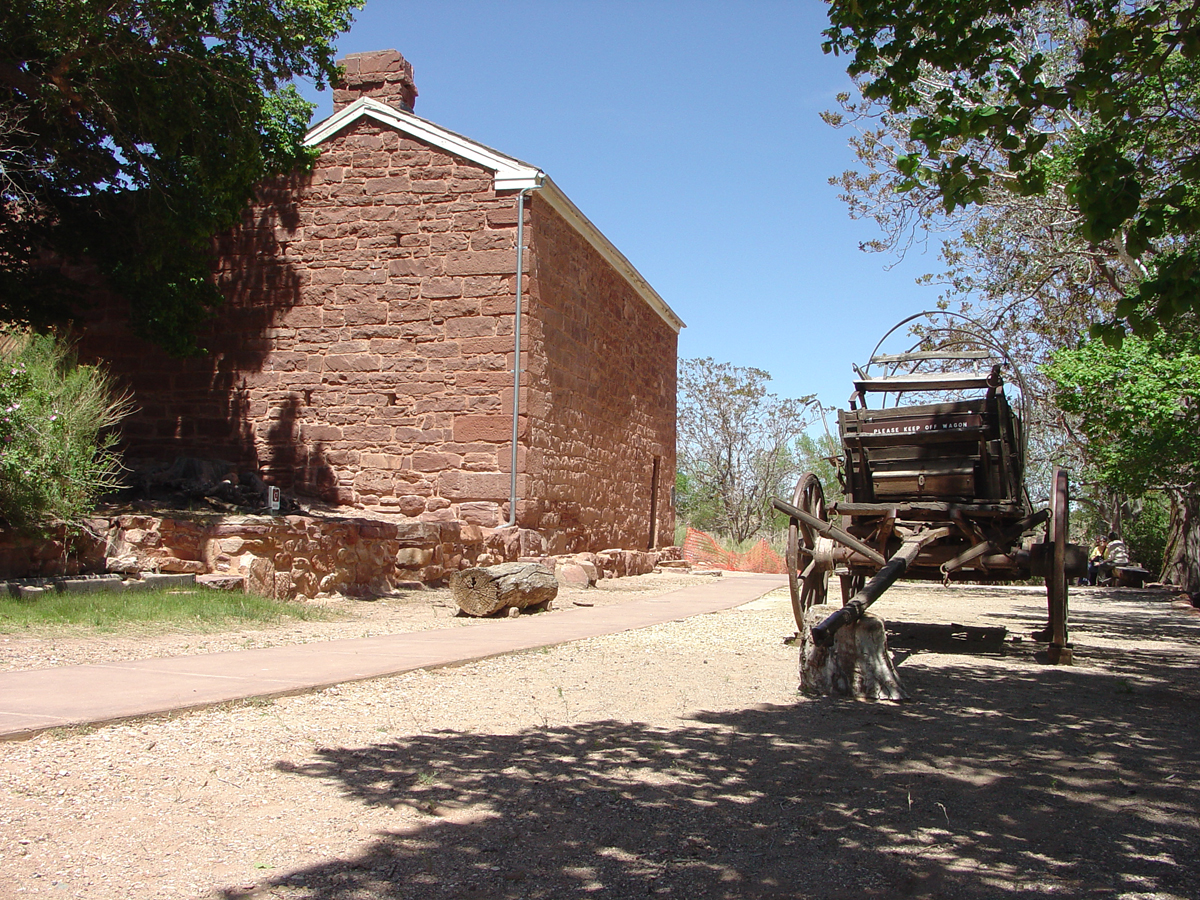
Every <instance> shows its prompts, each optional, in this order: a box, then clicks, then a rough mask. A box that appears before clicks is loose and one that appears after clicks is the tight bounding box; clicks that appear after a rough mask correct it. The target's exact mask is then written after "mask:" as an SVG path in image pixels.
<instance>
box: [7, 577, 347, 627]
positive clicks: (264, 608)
mask: <svg viewBox="0 0 1200 900" xmlns="http://www.w3.org/2000/svg"><path fill="white" fill-rule="evenodd" d="M329 618H331V614H330V613H329V612H328V611H327V610H325V609H323V608H321V607H315V606H308V605H306V604H301V603H288V602H284V601H278V600H268V599H267V598H265V597H259V596H256V595H254V594H235V593H232V592H228V591H214V590H211V589H210V588H183V589H170V590H154V591H136V592H135V591H130V592H128V593H125V592H116V591H113V592H107V591H104V592H96V593H89V594H85V593H71V592H66V593H61V594H60V593H57V592H55V593H45V594H42V595H40V596H38V597H36V598H31V599H18V598H16V597H0V633H10V634H11V633H12V632H14V631H18V630H21V629H38V630H46V629H57V628H63V627H71V628H72V630H77V628H79V627H82V628H84V629H86V630H96V631H117V630H120V629H122V628H124V627H128V626H152V627H154V626H157V627H159V628H163V629H167V630H169V629H174V628H179V629H185V628H186V629H195V630H198V631H220V630H224V629H229V628H241V627H245V626H247V625H270V624H279V623H283V622H289V621H314V620H326V619H329Z"/></svg>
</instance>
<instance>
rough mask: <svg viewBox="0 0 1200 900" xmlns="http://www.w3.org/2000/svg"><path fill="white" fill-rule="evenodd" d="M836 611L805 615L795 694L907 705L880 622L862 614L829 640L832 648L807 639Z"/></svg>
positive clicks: (814, 610) (823, 607)
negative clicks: (903, 703) (798, 684)
mask: <svg viewBox="0 0 1200 900" xmlns="http://www.w3.org/2000/svg"><path fill="white" fill-rule="evenodd" d="M836 610H837V607H835V606H830V605H828V604H822V605H819V606H813V607H811V608H809V609H808V611H807V612H805V614H804V632H803V634H802V635H801V638H800V690H801V691H802V692H803V693H804V694H805V695H806V696H809V697H853V698H856V699H864V700H909V699H911V698H910V697H909V694H908V692H907V691H906V690H904V685H902V684H901V683H900V676H899V675H898V674H897V673H896V667H895V666H893V665H892V658H891V656H889V655H888V646H887V627H886V625H885V624H884V621H883V619H881V618H879V617H878V616H874V615H871V613H865V614H864V615H863V617H862V618H861V619H860V620H859V621H858V622H856V623H855V624H853V625H847V626H844V627H842V628H841V629H839V630H838V632H837V634H836V635H834V641H833V646H832V647H822V646H820V645H819V644H817V643H816V641H814V640H813V639H812V628H813V626H814V625H819V624H820V623H821V621H822V620H823V619H825V618H826V617H827V616H829V615H831V614H832V613H834V612H835V611H836Z"/></svg>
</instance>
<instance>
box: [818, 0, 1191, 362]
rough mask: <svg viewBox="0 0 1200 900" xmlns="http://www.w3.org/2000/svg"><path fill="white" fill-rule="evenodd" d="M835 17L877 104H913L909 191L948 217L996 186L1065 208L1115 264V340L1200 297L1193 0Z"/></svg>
mask: <svg viewBox="0 0 1200 900" xmlns="http://www.w3.org/2000/svg"><path fill="white" fill-rule="evenodd" d="M829 15H830V25H831V27H830V28H829V29H828V30H827V31H826V32H825V35H826V38H827V40H826V43H825V45H824V46H825V49H826V51H827V52H833V53H847V54H850V55H851V56H852V59H851V62H850V65H849V69H848V70H849V72H850V73H851V75H853V76H855V77H856V78H858V79H860V83H861V87H862V91H863V93H864V96H865V97H866V98H867V99H868V100H871V101H880V102H882V103H885V104H886V107H887V110H888V113H889V114H891V115H898V116H904V115H910V118H909V119H908V121H907V123H906V124H907V126H908V128H907V135H906V140H907V142H908V146H907V147H906V148H905V152H903V153H901V154H899V155H898V156H897V157H896V159H895V167H896V171H897V172H898V173H899V174H900V175H901V176H902V178H901V179H900V180H899V181H898V182H897V187H899V188H901V189H902V190H904V191H912V190H917V191H921V190H926V191H932V192H933V193H934V194H936V196H937V197H938V198H939V199H940V201H941V203H942V206H943V209H944V210H945V211H946V212H953V211H955V210H956V209H960V208H966V207H969V206H972V205H976V204H981V203H989V202H992V203H994V202H995V196H996V195H995V191H997V190H1000V191H1004V192H1006V193H1008V194H1010V195H1012V196H1013V197H1015V198H1023V197H1048V198H1051V199H1052V200H1053V201H1054V202H1055V203H1059V204H1064V205H1065V208H1066V209H1067V210H1069V211H1070V213H1071V216H1072V218H1073V221H1071V222H1070V223H1069V224H1068V229H1069V231H1070V233H1071V235H1072V237H1073V238H1075V239H1078V240H1080V241H1082V242H1083V244H1084V246H1085V248H1086V250H1088V251H1091V252H1093V253H1094V254H1095V256H1096V259H1097V261H1098V264H1100V265H1102V266H1108V267H1109V270H1110V271H1109V272H1108V273H1107V280H1108V283H1109V286H1110V287H1111V288H1112V289H1113V290H1114V291H1115V293H1116V294H1117V295H1118V296H1117V301H1116V304H1115V307H1114V308H1113V311H1112V315H1111V316H1109V317H1108V318H1107V319H1106V320H1105V321H1098V322H1095V323H1093V325H1092V332H1093V334H1095V335H1098V336H1103V337H1105V339H1107V340H1109V341H1112V342H1117V341H1119V340H1120V339H1121V338H1122V336H1123V335H1124V333H1125V326H1128V327H1129V328H1130V329H1131V330H1132V331H1133V332H1134V333H1135V334H1148V333H1149V332H1150V331H1151V330H1152V329H1153V327H1154V325H1155V324H1156V323H1166V322H1170V321H1171V320H1172V319H1173V318H1174V317H1176V316H1178V315H1183V314H1185V313H1187V312H1188V311H1191V310H1196V309H1198V308H1200V248H1197V247H1196V246H1194V242H1193V241H1192V237H1191V236H1192V234H1193V233H1194V232H1195V231H1196V228H1197V225H1200V190H1198V189H1197V188H1198V184H1197V175H1198V174H1200V109H1198V105H1197V100H1198V92H1197V74H1198V66H1200V59H1198V58H1197V57H1198V55H1200V19H1198V18H1197V9H1196V7H1195V6H1194V5H1193V4H1185V3H1180V2H1178V0H1131V2H1129V3H1120V4H1118V3H1112V2H1110V0H1109V2H1106V0H1067V2H1066V3H1062V4H1050V3H1045V2H1040V0H962V2H959V0H956V2H943V0H910V2H907V3H895V2H891V0H831V3H830V14H829ZM1113 251H1115V252H1113ZM1113 259H1116V260H1118V261H1119V262H1120V264H1121V269H1120V270H1116V269H1113V267H1112V266H1111V265H1110V262H1111V260H1113Z"/></svg>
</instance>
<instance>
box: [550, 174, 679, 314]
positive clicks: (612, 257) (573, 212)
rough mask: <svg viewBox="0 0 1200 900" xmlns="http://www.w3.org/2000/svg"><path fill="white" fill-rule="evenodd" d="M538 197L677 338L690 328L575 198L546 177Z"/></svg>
mask: <svg viewBox="0 0 1200 900" xmlns="http://www.w3.org/2000/svg"><path fill="white" fill-rule="evenodd" d="M537 195H538V196H539V197H540V198H542V199H543V200H545V201H546V203H547V204H549V206H550V208H551V209H553V210H554V211H555V212H556V213H558V214H559V215H560V216H562V217H563V218H564V219H566V220H567V222H568V223H569V224H570V226H571V227H572V228H574V229H575V230H576V231H577V232H579V234H580V235H582V236H583V238H584V240H586V241H587V242H588V243H589V244H591V245H592V247H593V248H595V250H596V252H597V253H599V254H600V255H601V256H602V257H604V259H605V261H606V262H607V263H608V264H609V265H610V266H612V267H613V268H614V269H616V270H617V272H618V273H619V274H620V275H621V277H622V278H624V279H625V280H626V281H627V282H628V283H629V286H630V287H632V288H633V289H634V290H635V291H636V292H637V294H638V296H640V297H641V298H642V299H643V300H645V301H646V304H647V305H648V306H649V307H650V308H651V309H652V310H654V311H655V312H656V313H658V315H659V317H660V318H661V319H662V320H663V321H664V322H666V323H667V325H668V326H669V327H670V328H671V330H672V331H674V332H675V333H676V334H679V332H680V330H681V329H683V328H686V327H687V326H686V325H685V324H684V322H683V319H681V318H679V316H677V315H675V311H674V310H673V309H671V307H670V306H668V305H667V301H666V300H664V299H663V298H662V297H660V296H659V294H658V291H656V290H654V288H652V287H651V286H650V282H648V281H647V280H646V279H645V278H643V277H642V273H641V272H639V271H638V270H637V269H635V268H634V267H633V263H631V262H630V261H629V260H628V259H626V258H625V254H624V253H622V252H621V251H620V250H618V249H617V248H616V247H614V246H613V244H612V241H610V240H609V239H608V238H606V237H605V236H604V233H603V232H601V231H600V229H599V228H597V227H596V226H595V225H593V224H592V221H591V220H590V219H589V218H588V217H587V216H585V215H584V214H583V213H582V212H580V210H579V207H577V206H576V205H575V204H574V203H572V202H571V198H570V197H568V196H567V195H566V194H564V193H563V192H562V189H561V188H559V186H558V185H557V184H555V183H554V182H553V181H552V180H551V179H550V176H548V175H547V176H544V177H543V180H542V189H541V190H540V191H538V192H537Z"/></svg>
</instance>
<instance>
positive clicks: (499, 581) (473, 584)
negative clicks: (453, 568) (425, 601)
mask: <svg viewBox="0 0 1200 900" xmlns="http://www.w3.org/2000/svg"><path fill="white" fill-rule="evenodd" d="M450 595H451V596H452V597H453V598H454V602H455V603H457V604H458V608H459V609H460V610H462V611H463V612H464V613H465V614H466V615H468V616H491V615H495V614H496V613H498V612H500V611H501V610H504V609H509V610H514V609H515V610H521V609H527V608H529V607H531V606H542V607H543V608H548V607H549V604H550V601H551V600H553V599H554V598H555V597H556V596H557V595H558V579H557V578H555V577H554V572H553V571H552V570H551V569H547V568H546V567H545V566H540V565H538V564H537V563H502V564H500V565H498V566H489V567H487V568H475V569H463V570H462V571H461V572H456V573H455V574H454V575H452V576H451V577H450Z"/></svg>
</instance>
